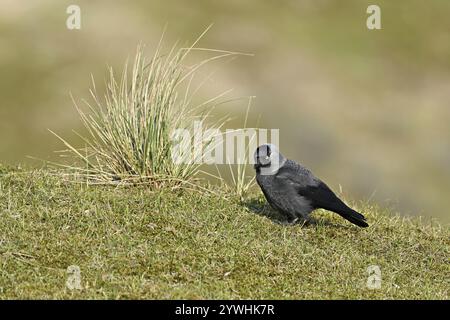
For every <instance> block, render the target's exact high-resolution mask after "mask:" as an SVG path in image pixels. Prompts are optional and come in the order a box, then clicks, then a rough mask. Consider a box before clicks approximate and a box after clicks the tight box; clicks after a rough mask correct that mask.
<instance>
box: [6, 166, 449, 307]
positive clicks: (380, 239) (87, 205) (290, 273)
mask: <svg viewBox="0 0 450 320" xmlns="http://www.w3.org/2000/svg"><path fill="white" fill-rule="evenodd" d="M263 203H264V202H263V198H262V196H261V194H260V192H259V191H256V190H255V192H254V193H253V196H252V198H251V199H250V201H249V202H248V203H247V204H245V203H241V202H240V201H238V200H234V199H226V198H225V197H222V196H218V195H215V194H212V193H207V192H202V193H201V192H195V191H189V190H177V191H175V192H173V191H170V190H167V189H157V190H154V191H152V190H151V189H149V188H148V187H144V186H138V187H126V186H121V187H113V186H86V185H84V184H74V183H67V182H64V181H63V180H62V179H61V178H60V177H58V176H57V175H54V174H52V173H51V172H49V171H32V172H25V171H20V170H16V171H12V170H9V169H5V168H1V169H0V230H2V232H1V233H0V297H1V298H3V299H10V298H56V299H60V298H83V299H84V298H88V299H94V298H99V299H104V298H150V299H153V298H157V299H160V298H169V299H170V298H194V299H195V298H213V299H215V298H233V299H234V298H238V299H239V298H242V299H244V298H275V299H286V298H290V299H305V298H312V299H315V298H318V299H324V298H333V299H335V298H336V299H339V298H357V299H360V298H381V299H384V298H387V299H392V298H400V299H403V298H405V299H410V298H411V299H419V298H424V299H432V298H436V299H448V288H449V282H448V280H449V263H448V262H449V261H448V257H449V230H448V228H444V227H442V226H440V225H438V224H435V223H433V225H432V226H430V225H426V224H424V223H422V222H420V221H418V220H408V219H402V218H399V217H394V216H392V215H391V214H389V213H388V212H383V211H382V210H380V209H377V208H375V207H372V206H369V205H365V204H355V205H356V207H357V208H358V209H359V210H361V211H362V212H364V213H365V214H366V215H367V217H368V220H369V222H370V227H369V228H367V229H359V228H357V227H354V226H352V225H350V224H348V223H347V222H346V221H344V220H342V219H341V218H339V217H337V216H335V215H332V214H330V213H327V212H318V213H317V214H316V217H318V219H319V224H318V225H315V226H309V227H302V226H300V225H296V226H283V225H280V224H276V223H274V222H272V221H271V220H270V219H268V218H266V217H265V216H262V215H260V214H256V213H255V212H254V209H252V208H259V209H258V210H260V209H261V207H262V205H263ZM325 221H326V222H329V223H325ZM70 265H77V266H79V267H80V270H81V277H82V278H81V285H82V289H81V290H73V291H71V290H69V289H67V288H66V285H65V283H66V280H67V276H68V275H67V273H66V270H67V268H68V266H70ZM369 265H379V266H380V267H381V270H382V281H383V282H382V287H381V289H380V290H369V289H367V288H366V281H367V276H368V274H367V267H368V266H369Z"/></svg>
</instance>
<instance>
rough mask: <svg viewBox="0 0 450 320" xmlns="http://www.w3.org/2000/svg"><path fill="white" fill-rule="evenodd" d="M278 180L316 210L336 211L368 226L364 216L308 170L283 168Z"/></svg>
mask: <svg viewBox="0 0 450 320" xmlns="http://www.w3.org/2000/svg"><path fill="white" fill-rule="evenodd" d="M276 178H277V179H282V180H284V181H286V182H287V183H289V184H291V185H292V186H293V187H294V188H295V190H296V191H297V193H298V194H299V195H301V196H302V197H305V198H306V199H308V200H309V201H311V205H312V206H313V207H314V208H316V209H317V208H322V209H326V210H330V211H334V212H336V213H338V214H340V215H341V216H342V217H344V218H345V219H347V220H349V221H351V222H352V223H354V224H357V225H359V226H361V227H367V226H368V225H367V223H366V222H365V218H364V216H363V215H362V214H360V213H359V212H356V211H355V210H353V209H351V208H349V207H348V206H347V205H346V204H345V203H344V202H343V201H342V200H341V199H339V198H338V197H337V196H336V195H335V194H334V192H333V191H332V190H331V189H330V188H329V187H328V186H327V185H326V184H325V183H324V182H323V181H321V180H319V179H317V178H316V177H314V176H313V175H312V173H311V172H310V171H308V170H307V169H303V168H301V169H299V168H293V167H282V168H280V170H278V173H277V175H276Z"/></svg>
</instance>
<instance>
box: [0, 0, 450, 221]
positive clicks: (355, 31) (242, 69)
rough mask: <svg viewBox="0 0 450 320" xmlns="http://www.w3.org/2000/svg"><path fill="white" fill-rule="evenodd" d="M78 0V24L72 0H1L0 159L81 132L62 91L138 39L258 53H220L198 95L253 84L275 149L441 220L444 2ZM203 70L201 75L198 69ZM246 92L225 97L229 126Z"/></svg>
mask: <svg viewBox="0 0 450 320" xmlns="http://www.w3.org/2000/svg"><path fill="white" fill-rule="evenodd" d="M372 3H373V1H364V0H353V1H345V2H343V1H331V0H330V1H327V0H321V1H285V2H283V4H282V5H281V4H280V2H277V1H265V2H264V3H262V2H261V1H246V2H245V3H242V2H240V1H226V2H225V1H223V2H211V1H195V2H193V1H190V2H187V1H151V2H147V1H129V2H119V1H115V2H111V1H95V2H93V1H78V2H77V4H79V5H80V7H81V10H82V29H81V30H80V31H69V30H67V29H66V27H65V19H66V17H67V15H66V13H65V10H66V7H67V6H68V5H69V4H72V2H71V1H56V0H46V1H37V0H34V1H27V2H26V3H24V2H18V1H13V0H1V2H0V4H1V10H0V97H1V103H0V123H1V125H0V136H1V137H2V139H1V140H0V141H1V143H0V162H2V163H9V164H18V163H21V164H27V165H31V166H40V165H41V164H40V162H37V161H33V160H31V159H28V158H27V156H28V155H31V156H35V157H38V158H43V159H55V157H56V155H55V154H54V153H53V151H54V150H57V149H61V148H62V146H61V145H60V144H59V143H58V141H57V140H56V139H54V137H52V135H51V134H50V133H49V132H48V131H47V128H50V129H52V130H53V131H56V132H58V133H60V134H62V135H64V136H66V137H68V138H69V140H71V141H73V142H75V143H76V142H77V139H76V136H75V135H73V134H72V133H71V131H72V129H80V122H79V121H78V119H77V117H76V112H75V110H74V108H73V107H72V103H71V101H70V98H69V92H72V93H73V95H74V96H75V97H78V98H83V97H87V96H88V88H89V84H90V74H91V73H92V74H93V75H94V77H95V78H96V79H98V80H100V82H101V80H102V79H103V78H104V76H105V69H106V65H107V64H108V65H112V66H114V67H117V68H120V67H121V66H122V64H123V62H124V61H125V60H126V58H127V57H132V56H133V54H134V52H135V48H136V45H137V44H138V43H139V42H144V43H146V44H147V48H148V51H149V53H150V54H151V53H152V48H154V46H155V45H156V44H157V41H158V40H159V37H160V35H161V33H162V31H163V29H164V25H166V24H167V31H166V39H167V42H168V43H169V44H170V43H172V42H173V41H175V40H181V42H182V43H188V42H189V41H192V40H193V39H194V38H196V36H197V35H199V34H200V33H201V32H202V31H203V30H204V29H205V28H206V27H207V26H208V25H209V24H211V23H214V26H213V28H212V29H211V30H210V32H209V33H208V34H207V36H206V37H205V38H204V39H203V40H202V42H201V45H202V46H204V47H215V48H220V49H229V50H234V51H243V52H251V53H254V54H255V56H254V57H242V58H239V59H237V60H235V61H231V62H229V63H226V64H217V65H216V66H215V67H216V68H217V72H216V73H215V74H214V76H213V77H212V80H211V81H210V82H209V83H208V85H207V86H206V87H205V89H204V90H203V91H202V95H204V96H208V95H213V94H216V93H217V92H220V91H223V90H226V89H228V88H234V91H233V92H232V93H231V96H232V97H245V96H250V95H255V96H256V97H257V98H256V100H255V102H254V107H253V109H252V115H251V123H250V124H251V125H256V123H257V120H258V118H259V119H260V120H259V125H260V126H262V127H267V128H280V129H281V149H282V150H283V151H284V153H286V155H288V156H289V157H291V158H294V159H296V160H298V161H300V162H302V163H304V164H305V165H307V166H308V167H310V168H311V169H312V170H313V171H314V172H315V173H316V174H317V175H319V176H320V177H322V178H324V180H326V181H329V184H330V185H331V186H332V187H333V188H334V189H338V188H339V186H342V188H343V192H344V193H345V194H348V195H351V198H353V199H362V200H370V201H374V202H377V203H379V204H380V205H382V206H383V207H385V206H387V207H393V208H395V210H398V211H400V212H401V213H403V214H420V215H424V216H426V217H435V218H438V219H439V220H440V221H442V222H444V223H448V222H450V214H449V212H448V209H447V208H449V207H450V197H448V195H449V194H450V167H449V163H450V139H449V137H450V126H449V125H448V124H449V122H450V108H449V101H450V59H449V57H450V31H449V30H450V20H449V19H448V12H450V2H449V1H445V0H432V1H426V2H425V1H420V0H408V1H406V0H403V1H376V3H377V4H378V5H380V7H381V10H382V27H383V29H382V30H380V31H369V30H367V28H366V26H365V19H366V17H367V14H366V8H367V6H368V5H369V4H372ZM208 71H212V70H205V74H208ZM245 107H246V102H245V100H243V101H242V102H239V101H238V102H235V103H232V104H230V105H227V106H224V107H223V109H221V110H218V111H217V112H218V113H227V112H229V113H231V114H232V115H233V116H234V117H235V118H236V120H235V121H234V122H232V123H230V125H229V126H230V127H239V126H240V125H241V124H242V117H243V116H244V113H245Z"/></svg>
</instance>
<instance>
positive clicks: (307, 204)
mask: <svg viewBox="0 0 450 320" xmlns="http://www.w3.org/2000/svg"><path fill="white" fill-rule="evenodd" d="M254 167H255V170H256V181H257V182H258V185H259V186H260V187H261V190H262V191H263V193H264V196H265V197H266V199H267V201H268V202H269V204H270V205H271V206H272V207H273V208H274V209H276V210H278V211H279V212H280V213H282V214H283V215H284V216H285V217H286V219H287V220H288V221H290V222H294V221H296V220H297V219H298V218H301V219H303V220H308V218H309V214H310V213H311V212H312V211H313V210H315V209H319V208H321V209H326V210H329V211H333V212H336V213H337V214H339V215H341V216H342V217H343V218H345V219H347V220H348V221H350V222H351V223H353V224H355V225H357V226H360V227H368V224H367V222H366V219H365V217H364V216H363V215H362V214H360V213H359V212H356V211H355V210H353V209H351V208H350V207H348V206H347V205H346V204H345V203H344V202H343V201H342V200H340V199H339V198H338V197H337V196H336V195H335V194H334V192H333V191H332V190H331V189H330V188H329V187H328V186H327V185H326V184H325V183H324V182H323V181H321V180H320V179H318V178H317V177H315V176H314V175H313V173H312V172H311V171H310V170H308V169H307V168H305V167H303V166H302V165H300V164H298V163H296V162H295V161H292V160H288V159H286V158H284V156H283V155H282V154H281V153H280V152H279V151H278V149H277V147H276V146H274V145H271V144H266V145H262V146H259V147H258V148H257V150H256V152H255V165H254Z"/></svg>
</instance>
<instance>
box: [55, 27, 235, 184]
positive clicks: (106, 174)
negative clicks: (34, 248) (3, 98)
mask: <svg viewBox="0 0 450 320" xmlns="http://www.w3.org/2000/svg"><path fill="white" fill-rule="evenodd" d="M206 31H207V30H206ZM206 31H205V32H204V33H203V34H202V35H201V36H200V37H199V38H198V39H197V40H196V41H195V42H194V44H193V45H192V46H190V47H189V48H177V46H173V47H172V49H171V50H170V52H169V53H167V54H162V53H161V50H162V49H161V42H160V44H159V46H158V48H157V49H156V52H155V54H154V56H153V58H152V59H150V60H147V59H146V58H145V56H144V50H143V47H142V46H140V47H138V50H137V53H136V57H135V59H134V63H133V65H132V68H131V72H129V70H128V64H126V65H125V67H124V70H123V72H122V75H121V76H120V77H119V78H118V77H117V76H116V74H115V72H114V70H113V69H112V68H109V77H108V80H107V86H106V92H105V94H104V99H101V97H100V96H101V95H100V94H99V93H98V92H97V90H96V85H95V81H94V79H92V89H91V90H90V93H91V96H92V101H91V102H88V101H84V102H85V104H86V105H87V107H88V110H89V111H88V113H86V112H85V111H83V110H82V108H80V107H79V106H78V105H77V103H76V102H75V101H74V104H75V106H76V109H77V111H78V113H79V115H80V119H81V121H82V123H83V125H84V127H85V129H86V130H87V132H88V136H82V137H81V138H82V140H83V141H84V144H85V145H86V148H83V149H78V148H76V147H75V146H73V145H71V144H70V143H68V142H67V141H66V140H65V139H64V138H62V137H60V136H59V135H57V134H56V133H54V132H52V133H53V134H54V135H55V136H56V137H58V138H59V139H60V140H61V141H62V142H63V143H64V145H65V146H66V150H63V151H64V153H69V154H70V155H71V156H72V158H73V159H76V160H77V161H76V162H75V163H76V164H74V165H73V164H69V165H67V164H62V166H64V167H66V168H68V169H70V170H72V171H73V172H75V173H77V174H78V176H81V177H82V178H83V180H86V181H88V182H91V183H118V182H130V181H132V182H134V183H136V182H140V183H151V184H153V185H156V186H158V185H160V184H162V183H164V182H167V181H169V182H176V183H184V182H187V181H190V180H191V179H192V178H193V177H195V175H196V174H197V172H198V169H199V164H198V163H196V162H195V161H175V160H174V159H173V154H172V150H173V149H174V145H175V142H174V138H175V137H174V136H173V133H174V132H175V130H176V129H187V128H190V127H191V126H192V123H193V122H194V121H195V120H198V121H206V119H207V118H208V115H209V113H210V112H211V110H212V109H213V107H214V106H215V105H216V104H218V103H223V101H221V98H222V97H223V96H224V95H225V94H226V92H224V93H222V94H219V95H217V96H215V97H213V98H211V99H208V100H206V101H205V102H203V103H201V104H200V105H192V101H193V97H194V96H195V94H196V93H197V92H198V90H199V89H200V87H201V85H202V84H203V83H204V82H203V83H202V84H201V85H200V86H198V87H197V88H195V89H194V90H193V89H192V88H191V86H192V83H193V79H194V77H195V76H196V73H197V71H198V70H199V68H200V67H202V66H203V65H206V64H208V63H209V62H211V61H214V60H218V59H223V58H226V57H231V56H235V55H239V54H241V53H237V52H230V51H223V50H215V49H205V48H196V47H195V45H196V44H197V42H198V41H199V40H200V38H201V37H202V36H203V35H204V34H205V33H206ZM193 50H201V51H205V52H208V53H210V54H212V57H209V58H207V59H204V60H201V61H200V62H198V63H195V64H193V65H187V63H186V59H187V56H188V55H189V54H190V53H191V52H192V51H193ZM204 138H205V140H208V139H210V138H212V137H204ZM190 143H191V141H186V140H184V139H183V140H182V141H181V142H180V143H177V150H178V151H179V153H178V154H177V155H178V156H179V159H189V157H191V153H192V149H191V147H190Z"/></svg>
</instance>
